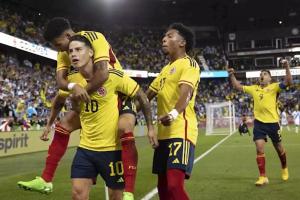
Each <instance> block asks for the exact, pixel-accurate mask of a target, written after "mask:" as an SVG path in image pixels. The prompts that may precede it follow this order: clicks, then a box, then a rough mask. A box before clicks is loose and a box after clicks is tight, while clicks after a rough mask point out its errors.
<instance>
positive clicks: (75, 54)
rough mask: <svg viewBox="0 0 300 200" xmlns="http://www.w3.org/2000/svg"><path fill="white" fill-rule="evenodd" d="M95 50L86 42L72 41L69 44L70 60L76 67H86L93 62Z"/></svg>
mask: <svg viewBox="0 0 300 200" xmlns="http://www.w3.org/2000/svg"><path fill="white" fill-rule="evenodd" d="M92 57H93V50H92V49H91V48H89V47H88V46H87V45H85V43H84V42H80V41H72V42H70V44H69V58H70V61H71V64H72V65H73V66H74V67H84V66H86V65H87V63H89V62H90V61H91V59H92Z"/></svg>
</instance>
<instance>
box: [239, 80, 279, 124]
mask: <svg viewBox="0 0 300 200" xmlns="http://www.w3.org/2000/svg"><path fill="white" fill-rule="evenodd" d="M283 88H284V86H282V85H281V84H280V83H272V84H269V85H268V86H266V87H264V88H262V87H261V86H260V85H251V86H243V91H244V92H245V93H248V94H250V95H251V96H252V97H253V101H254V118H255V119H257V120H258V121H261V122H263V123H276V122H279V110H278V105H277V100H278V95H279V92H280V91H281V89H283Z"/></svg>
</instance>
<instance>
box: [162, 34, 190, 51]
mask: <svg viewBox="0 0 300 200" xmlns="http://www.w3.org/2000/svg"><path fill="white" fill-rule="evenodd" d="M184 46H185V40H184V38H183V37H182V36H181V35H180V34H179V32H178V31H177V30H175V29H170V30H168V31H167V32H166V33H165V35H164V37H163V39H162V50H163V52H164V53H165V54H167V55H169V54H173V53H175V52H176V51H177V50H178V49H179V48H182V47H184Z"/></svg>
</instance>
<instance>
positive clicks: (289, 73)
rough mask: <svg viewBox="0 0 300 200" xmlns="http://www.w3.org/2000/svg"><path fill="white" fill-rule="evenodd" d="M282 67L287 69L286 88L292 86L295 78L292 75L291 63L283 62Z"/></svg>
mask: <svg viewBox="0 0 300 200" xmlns="http://www.w3.org/2000/svg"><path fill="white" fill-rule="evenodd" d="M281 64H282V66H283V67H284V68H285V74H286V75H285V79H284V84H285V85H286V86H290V85H292V84H293V78H292V74H291V71H290V65H289V62H288V61H287V60H285V59H284V60H282V61H281Z"/></svg>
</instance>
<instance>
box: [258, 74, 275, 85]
mask: <svg viewBox="0 0 300 200" xmlns="http://www.w3.org/2000/svg"><path fill="white" fill-rule="evenodd" d="M271 80H272V78H271V76H270V74H269V73H268V72H265V71H263V72H261V73H260V78H259V82H260V84H264V85H265V84H269V83H270V82H271Z"/></svg>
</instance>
